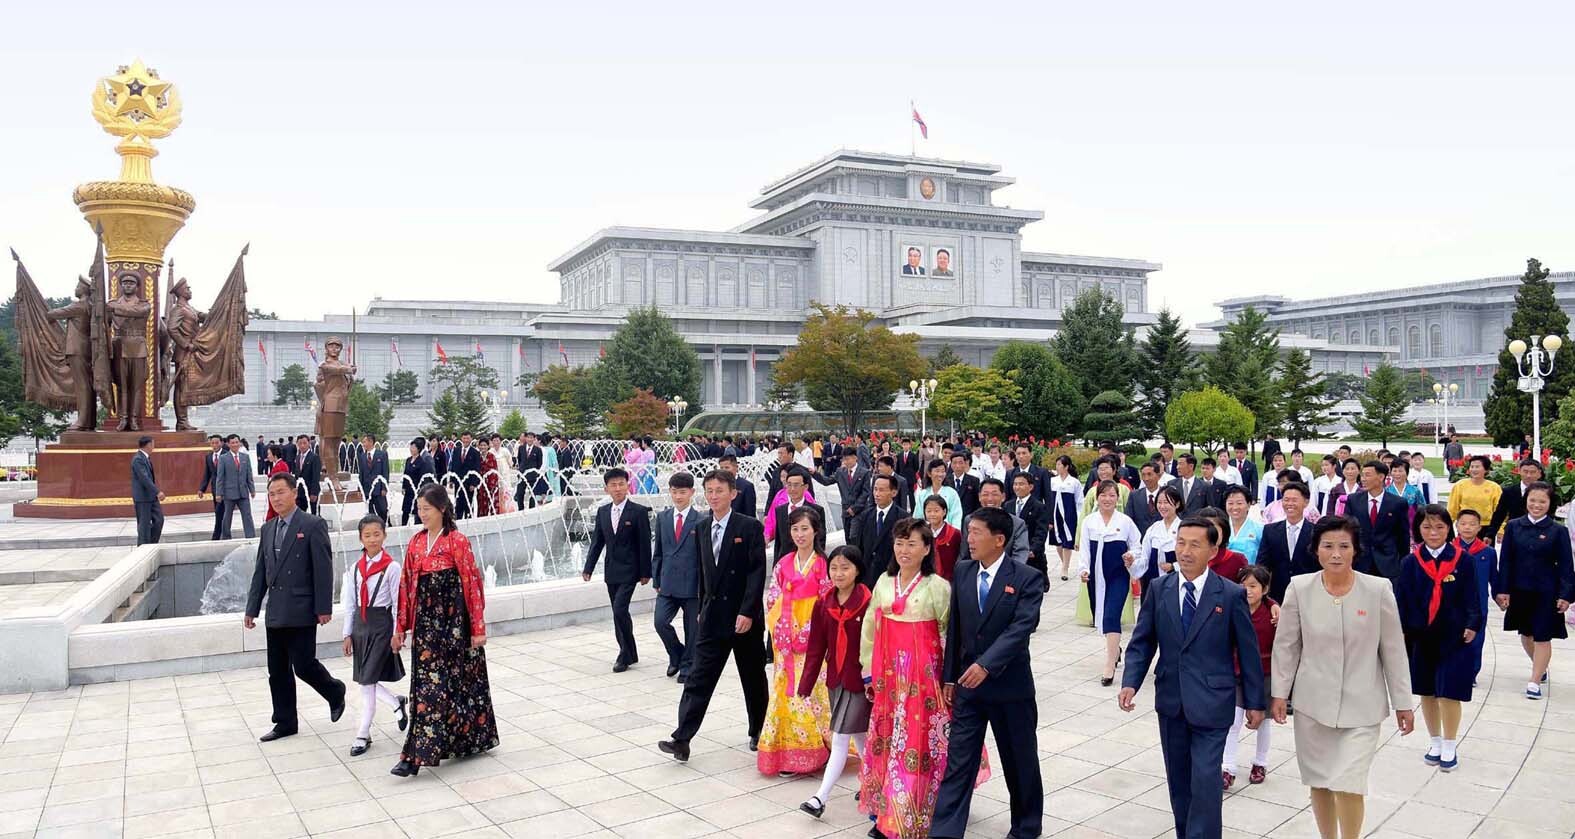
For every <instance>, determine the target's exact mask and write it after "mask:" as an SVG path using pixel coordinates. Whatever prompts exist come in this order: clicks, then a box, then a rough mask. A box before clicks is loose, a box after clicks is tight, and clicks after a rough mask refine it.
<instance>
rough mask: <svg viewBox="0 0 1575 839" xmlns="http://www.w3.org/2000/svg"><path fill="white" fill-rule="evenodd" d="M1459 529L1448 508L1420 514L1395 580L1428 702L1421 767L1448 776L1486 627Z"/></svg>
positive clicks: (1414, 675) (1415, 676) (1414, 669)
mask: <svg viewBox="0 0 1575 839" xmlns="http://www.w3.org/2000/svg"><path fill="white" fill-rule="evenodd" d="M1453 529H1454V522H1453V521H1451V520H1450V517H1449V508H1447V507H1445V506H1444V505H1442V504H1428V505H1425V506H1423V507H1422V508H1421V509H1419V510H1418V511H1417V514H1416V521H1415V522H1413V523H1412V532H1413V536H1414V538H1415V540H1416V541H1417V542H1418V543H1419V544H1418V545H1417V546H1416V547H1415V548H1412V549H1411V555H1410V556H1408V557H1406V558H1405V560H1404V561H1403V562H1402V563H1401V564H1400V574H1399V576H1397V577H1396V578H1395V603H1396V604H1397V605H1398V606H1399V607H1400V628H1401V629H1402V630H1404V631H1405V641H1406V654H1407V656H1408V657H1409V658H1410V660H1411V690H1412V691H1413V692H1415V693H1416V695H1418V696H1420V697H1422V719H1423V721H1425V722H1426V723H1427V733H1428V735H1429V736H1430V737H1431V738H1432V741H1431V742H1430V743H1429V745H1428V749H1427V754H1426V755H1424V756H1423V760H1425V761H1427V763H1428V764H1429V765H1432V766H1437V767H1438V768H1440V769H1442V770H1444V771H1445V772H1448V771H1450V770H1453V769H1454V768H1455V767H1456V766H1458V765H1459V759H1458V757H1457V755H1456V752H1455V742H1456V738H1457V737H1458V735H1459V731H1460V703H1462V702H1470V701H1471V683H1472V679H1474V678H1475V676H1476V664H1475V658H1474V656H1473V655H1472V651H1471V642H1472V641H1473V640H1475V638H1476V637H1477V633H1479V632H1481V631H1482V629H1483V625H1484V624H1485V622H1486V621H1487V616H1486V615H1485V614H1484V613H1483V611H1482V604H1481V602H1480V601H1479V600H1478V599H1477V597H1478V595H1477V567H1476V562H1475V561H1474V560H1473V559H1472V558H1471V557H1470V556H1469V555H1468V554H1466V552H1465V551H1462V550H1461V549H1460V546H1459V545H1456V544H1455V543H1454V542H1453V540H1452V537H1453V536H1454V532H1453ZM1565 544H1566V545H1568V544H1569V543H1568V540H1566V542H1565Z"/></svg>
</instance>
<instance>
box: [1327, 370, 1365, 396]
mask: <svg viewBox="0 0 1575 839" xmlns="http://www.w3.org/2000/svg"><path fill="white" fill-rule="evenodd" d="M1323 383H1324V385H1325V388H1324V393H1325V394H1327V395H1328V397H1329V398H1330V399H1331V400H1333V401H1335V402H1343V401H1345V400H1347V399H1357V398H1360V397H1361V395H1362V393H1363V392H1364V391H1366V390H1367V380H1366V379H1364V378H1362V377H1361V376H1358V375H1356V374H1355V373H1327V374H1325V375H1324V377H1323Z"/></svg>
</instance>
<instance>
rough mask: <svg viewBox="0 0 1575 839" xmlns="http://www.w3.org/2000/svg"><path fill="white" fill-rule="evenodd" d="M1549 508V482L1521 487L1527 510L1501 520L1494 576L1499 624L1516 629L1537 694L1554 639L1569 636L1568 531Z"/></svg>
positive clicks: (1529, 693) (1530, 686)
mask: <svg viewBox="0 0 1575 839" xmlns="http://www.w3.org/2000/svg"><path fill="white" fill-rule="evenodd" d="M1552 509H1553V487H1552V486H1550V485H1548V484H1546V483H1544V482H1542V481H1537V482H1535V483H1533V484H1532V485H1531V486H1529V487H1527V488H1526V515H1524V516H1522V517H1520V518H1518V519H1515V520H1513V521H1511V522H1510V523H1509V524H1507V525H1505V526H1504V540H1503V542H1502V543H1501V544H1500V545H1499V548H1500V550H1499V558H1498V578H1497V579H1495V580H1494V581H1493V595H1494V599H1495V600H1497V601H1498V607H1499V608H1500V609H1503V610H1504V628H1505V629H1507V630H1510V631H1511V632H1518V633H1520V644H1521V646H1522V647H1524V648H1525V650H1526V655H1528V656H1530V657H1531V681H1530V682H1528V683H1527V684H1526V698H1527V699H1541V698H1542V681H1543V679H1545V678H1547V674H1548V662H1549V661H1550V660H1551V659H1552V658H1553V639H1554V638H1568V637H1569V630H1567V629H1565V627H1564V612H1565V610H1567V609H1568V608H1569V607H1570V601H1571V600H1575V568H1572V567H1571V562H1570V538H1569V532H1568V531H1567V530H1565V529H1564V528H1563V527H1561V526H1560V525H1559V524H1558V523H1557V522H1555V521H1553V517H1552V516H1551V515H1549V513H1550V512H1551V511H1552Z"/></svg>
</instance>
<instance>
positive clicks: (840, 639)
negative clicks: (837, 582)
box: [826, 583, 871, 674]
mask: <svg viewBox="0 0 1575 839" xmlns="http://www.w3.org/2000/svg"><path fill="white" fill-rule="evenodd" d="M870 596H871V595H870V590H869V588H867V587H866V586H865V585H864V584H863V583H855V584H854V586H853V596H852V597H849V598H848V603H847V605H846V606H844V605H841V604H839V603H838V602H837V590H836V589H832V590H831V591H829V592H827V593H826V598H827V599H826V614H828V615H830V616H831V619H832V620H834V621H836V622H837V628H836V634H837V646H836V648H835V649H833V650H832V652H831V672H833V673H839V674H840V673H841V672H842V662H843V661H844V660H846V658H847V655H848V633H847V631H846V629H847V624H848V621H850V620H853V619H854V618H856V617H858V616H859V615H862V614H864V608H865V607H866V606H868V605H869V602H870Z"/></svg>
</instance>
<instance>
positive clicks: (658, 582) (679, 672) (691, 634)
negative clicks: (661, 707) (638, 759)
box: [651, 472, 702, 684]
mask: <svg viewBox="0 0 1575 839" xmlns="http://www.w3.org/2000/svg"><path fill="white" fill-rule="evenodd" d="M667 494H668V496H669V497H671V498H672V499H673V506H672V507H670V508H668V509H666V510H663V511H661V512H660V513H657V514H656V544H655V545H654V546H653V548H652V550H651V584H652V585H654V586H655V587H656V611H655V620H656V635H657V637H659V638H661V639H662V646H663V647H666V648H667V675H668V677H669V678H671V677H672V676H674V675H676V676H677V677H678V683H679V684H683V683H684V682H686V681H688V680H689V665H690V663H691V662H693V661H694V645H695V632H696V623H695V621H696V619H697V618H698V617H699V614H700V540H699V539H698V538H696V537H695V535H694V534H695V528H697V527H699V525H700V519H701V518H702V516H701V514H700V513H699V512H698V511H697V510H695V509H693V508H692V507H691V506H690V502H692V501H694V497H695V478H694V476H693V475H691V474H689V473H688V472H674V473H673V475H672V477H670V478H668V479H667ZM680 612H682V613H683V616H684V640H683V643H679V641H678V632H677V630H675V629H673V618H674V617H677V616H678V614H679V613H680Z"/></svg>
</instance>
